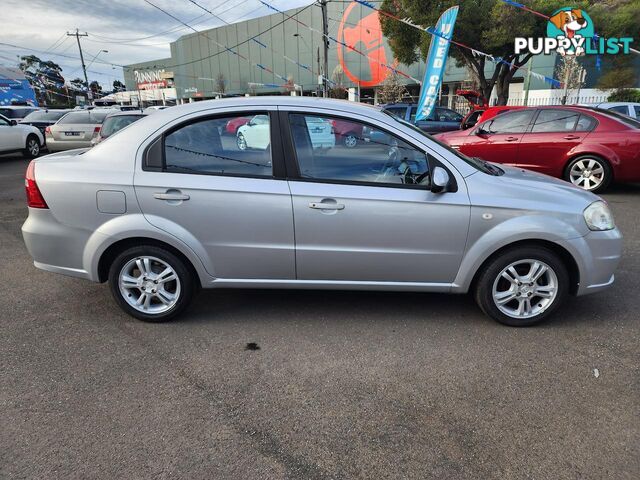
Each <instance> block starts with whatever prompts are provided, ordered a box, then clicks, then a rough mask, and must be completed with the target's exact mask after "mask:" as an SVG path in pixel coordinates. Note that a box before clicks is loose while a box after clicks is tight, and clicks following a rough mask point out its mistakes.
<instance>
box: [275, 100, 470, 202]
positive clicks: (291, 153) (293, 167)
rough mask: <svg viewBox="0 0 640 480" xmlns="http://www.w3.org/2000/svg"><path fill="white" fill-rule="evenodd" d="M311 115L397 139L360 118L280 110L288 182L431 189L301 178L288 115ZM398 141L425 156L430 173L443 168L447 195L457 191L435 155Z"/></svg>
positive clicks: (306, 111) (417, 186) (409, 143)
mask: <svg viewBox="0 0 640 480" xmlns="http://www.w3.org/2000/svg"><path fill="white" fill-rule="evenodd" d="M292 114H293V115H313V116H318V117H329V118H335V119H337V120H344V121H347V122H349V121H350V122H354V121H356V122H359V123H362V124H363V125H364V126H367V127H370V128H375V129H377V130H380V131H382V132H384V133H387V134H388V135H392V136H394V137H399V136H398V135H397V134H396V133H392V132H390V131H389V130H388V129H386V128H382V127H379V126H377V125H373V124H371V123H369V122H367V121H365V120H362V119H361V118H354V117H346V116H344V115H341V114H334V113H331V114H329V113H326V112H313V111H310V110H304V111H302V110H280V112H279V117H280V119H279V120H280V125H281V126H282V128H281V129H280V131H281V135H282V143H283V146H284V149H285V155H284V159H285V165H286V169H287V177H286V178H287V180H290V181H295V182H308V183H327V184H331V185H352V186H360V187H380V188H399V189H404V190H422V191H426V192H428V191H430V189H431V185H407V184H394V183H381V182H362V181H357V180H335V179H321V178H307V177H303V176H302V175H301V174H300V169H299V167H298V165H299V163H298V153H297V151H296V148H295V145H294V143H293V136H292V134H291V123H290V122H289V116H290V115H292ZM399 139H400V140H402V141H403V142H405V143H406V144H408V145H409V146H410V147H411V148H414V149H415V150H418V151H419V152H422V154H423V155H425V156H427V163H428V164H429V169H430V170H431V171H433V169H434V168H435V167H436V166H437V167H442V168H444V169H445V170H446V171H447V173H448V174H449V179H450V185H449V188H448V189H447V193H455V192H457V191H458V182H457V181H456V178H455V175H454V174H453V172H452V171H451V169H450V168H449V167H447V166H446V165H444V164H443V163H442V162H441V161H440V160H439V159H438V157H437V155H435V154H434V153H432V152H429V151H425V149H424V148H422V147H418V146H416V144H415V143H413V142H411V141H409V140H407V139H405V138H399ZM429 157H431V158H432V159H433V160H434V164H433V165H432V164H431V161H430V158H429Z"/></svg>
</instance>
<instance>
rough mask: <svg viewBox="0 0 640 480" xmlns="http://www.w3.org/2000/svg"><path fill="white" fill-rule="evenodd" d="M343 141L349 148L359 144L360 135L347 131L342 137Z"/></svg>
mask: <svg viewBox="0 0 640 480" xmlns="http://www.w3.org/2000/svg"><path fill="white" fill-rule="evenodd" d="M342 143H343V144H344V146H345V147H347V148H353V147H355V146H357V145H358V137H357V136H356V135H355V133H347V134H346V135H344V136H343V137H342Z"/></svg>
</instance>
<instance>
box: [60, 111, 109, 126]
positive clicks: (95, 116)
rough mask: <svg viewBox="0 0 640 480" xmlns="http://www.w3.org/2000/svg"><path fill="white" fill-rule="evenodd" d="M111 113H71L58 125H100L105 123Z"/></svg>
mask: <svg viewBox="0 0 640 480" xmlns="http://www.w3.org/2000/svg"><path fill="white" fill-rule="evenodd" d="M109 113H111V112H93V111H89V112H70V113H67V114H66V115H65V116H64V117H62V118H61V119H60V121H59V122H58V123H59V124H60V125H81V124H92V125H99V124H102V122H104V119H105V118H106V116H107V115H109Z"/></svg>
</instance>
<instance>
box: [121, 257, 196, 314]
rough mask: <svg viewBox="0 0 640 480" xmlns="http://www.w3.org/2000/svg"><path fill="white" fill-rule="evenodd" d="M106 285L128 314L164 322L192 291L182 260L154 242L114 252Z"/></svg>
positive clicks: (191, 280)
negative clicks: (117, 253)
mask: <svg viewBox="0 0 640 480" xmlns="http://www.w3.org/2000/svg"><path fill="white" fill-rule="evenodd" d="M109 286H110V288H111V293H112V294H113V296H114V298H115V300H116V302H118V304H119V305H120V307H121V308H122V309H123V310H124V311H125V312H127V313H128V314H129V315H131V316H133V317H135V318H138V319H140V320H144V321H146V322H164V321H167V320H170V319H172V318H174V317H175V316H176V315H178V314H179V313H181V312H182V311H183V310H184V309H185V308H186V307H187V305H188V304H189V303H190V301H191V298H192V297H193V293H194V290H195V283H194V278H193V275H192V274H191V271H190V270H189V268H188V266H187V265H186V264H185V263H184V261H183V260H181V259H180V258H178V257H177V256H176V255H174V254H173V253H172V252H170V251H168V250H166V249H164V248H161V247H157V246H155V245H140V246H136V247H132V248H129V249H127V250H125V251H124V252H122V253H121V254H120V255H118V256H117V257H116V258H115V260H114V261H113V263H112V264H111V267H110V269H109Z"/></svg>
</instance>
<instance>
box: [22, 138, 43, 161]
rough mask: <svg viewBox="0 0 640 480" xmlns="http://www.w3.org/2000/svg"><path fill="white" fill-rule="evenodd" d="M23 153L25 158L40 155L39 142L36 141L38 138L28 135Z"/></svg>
mask: <svg viewBox="0 0 640 480" xmlns="http://www.w3.org/2000/svg"><path fill="white" fill-rule="evenodd" d="M23 153H24V156H25V157H27V158H36V157H37V156H38V155H40V140H38V137H36V136H35V135H29V136H28V137H27V143H26V145H25V149H24V151H23Z"/></svg>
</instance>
